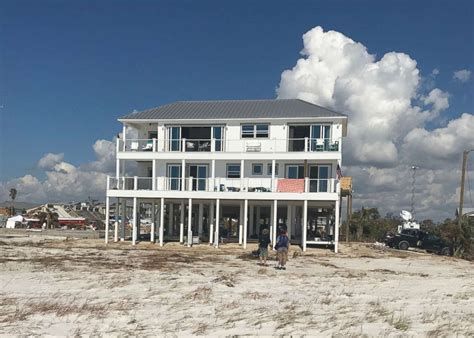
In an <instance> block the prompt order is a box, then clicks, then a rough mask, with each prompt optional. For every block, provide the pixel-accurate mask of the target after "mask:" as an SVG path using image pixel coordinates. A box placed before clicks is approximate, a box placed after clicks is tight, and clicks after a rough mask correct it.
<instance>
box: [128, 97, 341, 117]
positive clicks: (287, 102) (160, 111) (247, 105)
mask: <svg viewBox="0 0 474 338" xmlns="http://www.w3.org/2000/svg"><path fill="white" fill-rule="evenodd" d="M305 117H306V118H312V117H347V116H346V115H344V114H341V113H337V112H334V111H332V110H329V109H326V108H323V107H320V106H318V105H315V104H313V103H310V102H306V101H303V100H300V99H281V100H278V99H277V100H224V101H178V102H174V103H170V104H166V105H164V106H160V107H156V108H151V109H147V110H143V111H140V112H134V113H132V114H129V115H126V116H123V117H121V118H120V119H119V120H120V121H122V120H196V119H199V120H215V119H255V118H305Z"/></svg>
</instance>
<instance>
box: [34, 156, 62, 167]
mask: <svg viewBox="0 0 474 338" xmlns="http://www.w3.org/2000/svg"><path fill="white" fill-rule="evenodd" d="M63 158H64V154H62V153H61V154H53V153H47V154H45V155H44V156H43V157H42V158H41V159H40V160H39V161H38V166H39V167H40V168H43V169H51V168H53V167H54V166H55V165H56V164H58V163H60V162H61V161H62V160H63Z"/></svg>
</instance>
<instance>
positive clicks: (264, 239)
mask: <svg viewBox="0 0 474 338" xmlns="http://www.w3.org/2000/svg"><path fill="white" fill-rule="evenodd" d="M269 244H270V231H268V229H263V230H262V234H261V235H260V237H259V239H258V250H259V254H258V257H259V258H260V264H261V265H264V266H268V264H267V258H268V245H269Z"/></svg>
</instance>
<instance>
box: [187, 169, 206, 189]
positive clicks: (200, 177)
mask: <svg viewBox="0 0 474 338" xmlns="http://www.w3.org/2000/svg"><path fill="white" fill-rule="evenodd" d="M189 176H190V177H192V178H193V179H192V190H193V191H205V190H206V181H207V164H196V165H193V164H191V165H190V166H189Z"/></svg>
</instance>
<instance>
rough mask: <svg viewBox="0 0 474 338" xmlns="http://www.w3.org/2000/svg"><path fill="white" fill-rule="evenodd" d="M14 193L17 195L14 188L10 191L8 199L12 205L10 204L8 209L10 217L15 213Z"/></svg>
mask: <svg viewBox="0 0 474 338" xmlns="http://www.w3.org/2000/svg"><path fill="white" fill-rule="evenodd" d="M16 193H17V191H16V189H15V188H11V189H10V198H11V199H12V203H11V207H10V214H11V215H12V216H13V214H14V213H15V207H14V203H15V198H16Z"/></svg>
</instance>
